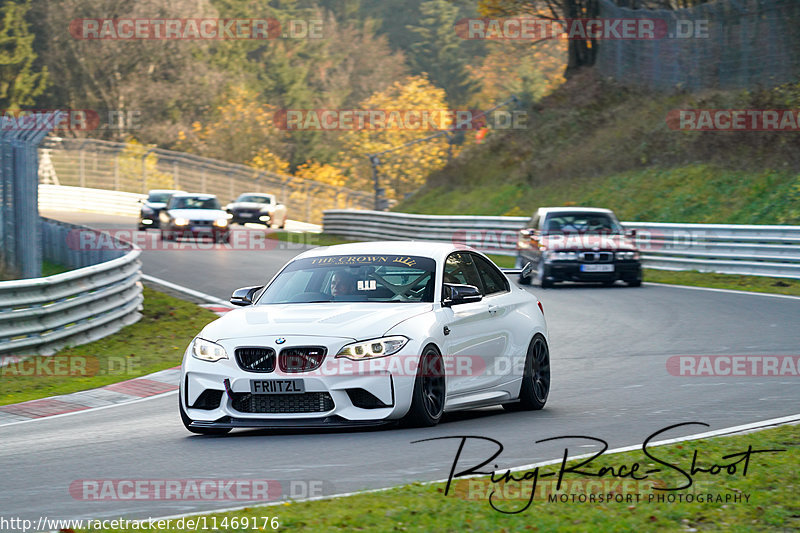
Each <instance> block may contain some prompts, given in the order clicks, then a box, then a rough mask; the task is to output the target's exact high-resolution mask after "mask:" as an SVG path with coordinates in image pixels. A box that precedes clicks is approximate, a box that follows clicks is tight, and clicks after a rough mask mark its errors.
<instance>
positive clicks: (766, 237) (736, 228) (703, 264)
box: [323, 210, 800, 279]
mask: <svg viewBox="0 0 800 533" xmlns="http://www.w3.org/2000/svg"><path fill="white" fill-rule="evenodd" d="M527 221H528V218H527V217H489V216H448V215H445V216H436V215H413V214H406V213H385V212H381V211H355V210H329V211H325V213H324V218H323V231H324V232H326V233H332V234H336V235H341V236H343V237H348V238H352V239H358V240H365V239H366V240H370V239H372V240H386V239H391V240H408V241H411V240H420V241H444V242H452V243H455V244H464V245H467V246H471V247H473V248H476V249H478V250H481V251H483V252H486V253H492V254H498V255H509V256H514V255H516V244H517V236H518V231H519V230H520V229H521V228H522V227H523V226H524V224H525V223H526V222H527ZM622 224H623V226H625V228H626V229H629V230H636V236H635V240H636V243H637V246H638V247H639V250H640V252H641V255H642V260H643V262H644V265H645V266H646V267H647V268H655V269H659V270H698V271H700V272H718V273H722V274H746V275H753V276H772V277H784V278H797V279H800V226H760V225H738V224H668V223H655V222H623V223H622Z"/></svg>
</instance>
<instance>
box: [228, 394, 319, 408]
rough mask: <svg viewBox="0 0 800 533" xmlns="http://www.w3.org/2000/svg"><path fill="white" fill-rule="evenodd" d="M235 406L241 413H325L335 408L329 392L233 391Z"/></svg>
mask: <svg viewBox="0 0 800 533" xmlns="http://www.w3.org/2000/svg"><path fill="white" fill-rule="evenodd" d="M233 408H234V409H236V410H237V411H239V412H240V413H324V412H326V411H330V410H332V409H333V398H331V395H330V394H328V393H327V392H305V393H303V394H250V393H249V392H235V393H233Z"/></svg>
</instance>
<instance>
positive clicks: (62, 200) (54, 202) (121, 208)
mask: <svg viewBox="0 0 800 533" xmlns="http://www.w3.org/2000/svg"><path fill="white" fill-rule="evenodd" d="M145 198H147V195H146V194H136V193H132V192H122V191H110V190H107V189H87V188H83V187H65V186H60V185H49V184H45V183H40V184H39V209H40V210H48V209H49V210H66V211H81V212H86V213H103V214H106V215H121V216H131V217H135V216H138V215H139V212H140V210H141V205H140V204H139V201H140V200H143V199H145Z"/></svg>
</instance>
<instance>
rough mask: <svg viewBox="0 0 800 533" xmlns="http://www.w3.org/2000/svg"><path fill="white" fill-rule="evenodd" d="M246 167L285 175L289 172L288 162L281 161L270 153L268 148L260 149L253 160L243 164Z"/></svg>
mask: <svg viewBox="0 0 800 533" xmlns="http://www.w3.org/2000/svg"><path fill="white" fill-rule="evenodd" d="M245 164H246V165H248V166H251V167H253V168H257V169H259V170H269V171H270V172H276V173H278V174H285V173H287V172H288V170H289V162H288V161H285V160H283V159H281V158H280V157H278V156H277V155H275V154H273V153H272V152H270V150H269V148H266V147H265V148H262V149H261V150H259V151H258V153H257V154H256V155H255V156H253V159H251V160H250V161H247V162H246V163H245Z"/></svg>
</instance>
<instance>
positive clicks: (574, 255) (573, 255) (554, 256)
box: [545, 251, 578, 261]
mask: <svg viewBox="0 0 800 533" xmlns="http://www.w3.org/2000/svg"><path fill="white" fill-rule="evenodd" d="M577 260H578V252H561V251H558V252H555V251H551V252H545V261H577Z"/></svg>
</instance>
